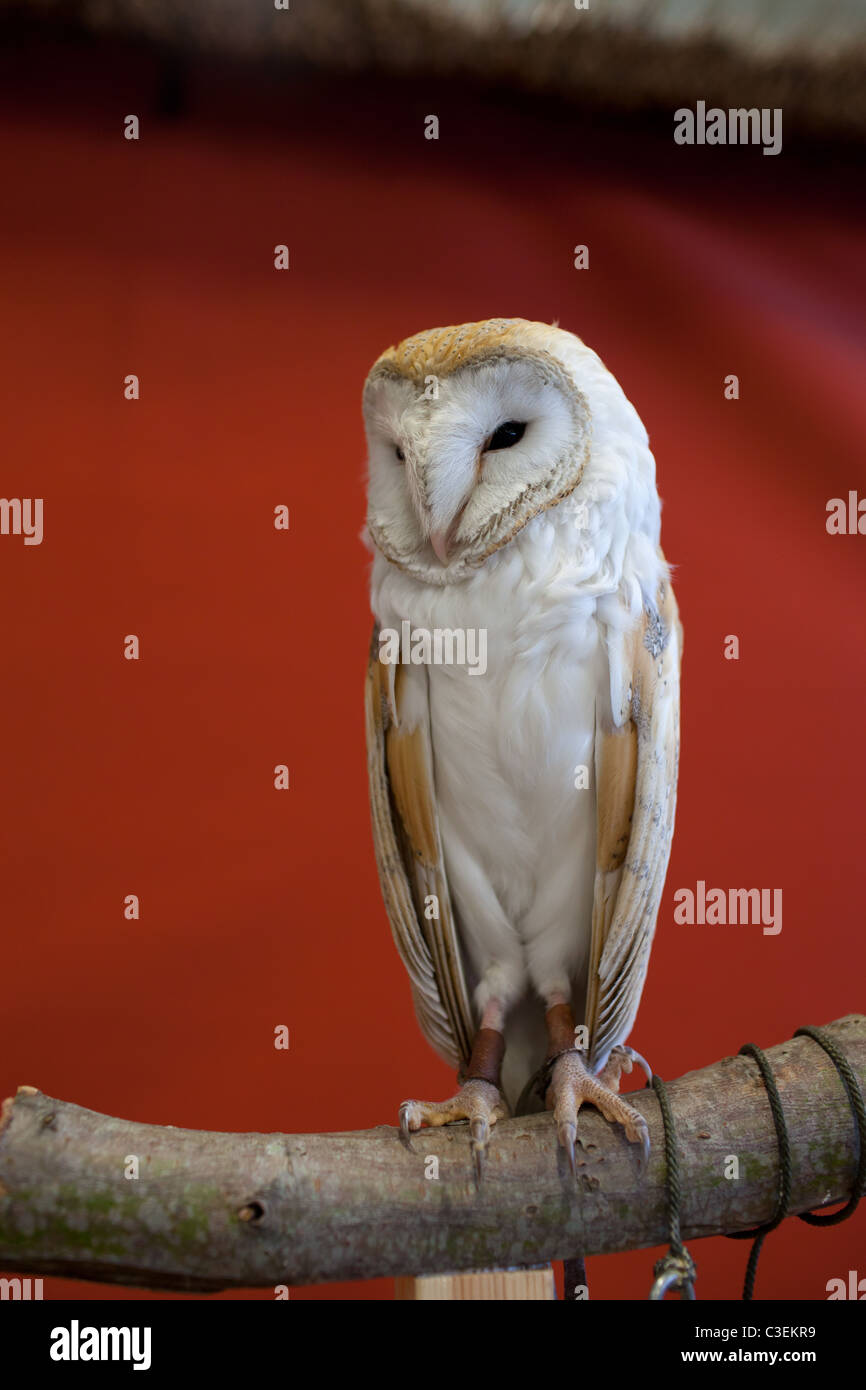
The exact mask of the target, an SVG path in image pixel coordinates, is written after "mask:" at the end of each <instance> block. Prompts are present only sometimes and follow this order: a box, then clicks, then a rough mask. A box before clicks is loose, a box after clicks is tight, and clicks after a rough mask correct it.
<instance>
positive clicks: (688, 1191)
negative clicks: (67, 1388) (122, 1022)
mask: <svg viewBox="0 0 866 1390" xmlns="http://www.w3.org/2000/svg"><path fill="white" fill-rule="evenodd" d="M828 1031H829V1032H830V1033H831V1035H832V1036H833V1037H834V1038H835V1039H836V1041H837V1042H838V1044H839V1045H840V1046H841V1048H842V1049H843V1051H844V1052H845V1053H846V1055H847V1057H848V1059H849V1061H850V1063H851V1065H852V1067H853V1069H854V1071H855V1074H856V1075H857V1076H858V1078H859V1079H860V1083H861V1086H862V1087H863V1088H864V1089H866V1017H864V1016H862V1015H850V1016H849V1017H847V1018H844V1019H841V1020H839V1021H838V1022H837V1023H833V1024H829V1025H828ZM769 1057H770V1060H771V1063H772V1065H773V1068H774V1070H775V1073H776V1077H777V1079H778V1084H779V1090H780V1093H781V1096H782V1102H783V1105H784V1109H785V1115H786V1118H787V1122H788V1128H789V1132H790V1134H791V1140H792V1145H793V1150H794V1159H795V1161H794V1185H793V1192H792V1197H791V1211H792V1212H801V1211H808V1210H810V1209H813V1208H816V1207H819V1206H821V1205H822V1204H830V1203H833V1202H836V1201H839V1200H840V1199H842V1198H845V1197H846V1196H847V1195H848V1194H849V1193H850V1190H851V1186H852V1183H853V1179H854V1174H855V1169H856V1164H857V1142H858V1141H857V1132H856V1128H855V1124H854V1118H853V1116H852V1113H851V1109H850V1106H849V1104H848V1100H847V1097H846V1094H845V1091H844V1088H843V1086H842V1083H841V1081H840V1079H839V1076H838V1074H837V1072H836V1069H835V1067H834V1066H833V1064H832V1062H831V1061H830V1059H829V1057H827V1055H826V1053H825V1052H824V1051H823V1050H822V1049H821V1048H819V1047H818V1046H817V1045H816V1044H815V1043H814V1042H812V1041H811V1040H810V1039H808V1038H795V1039H793V1040H791V1041H789V1042H784V1043H782V1044H781V1045H779V1046H778V1047H774V1048H772V1049H770V1051H769ZM669 1093H670V1097H671V1102H672V1105H673V1110H674V1115H675V1118H676V1123H677V1132H678V1137H679V1143H680V1148H681V1154H682V1165H681V1166H682V1186H683V1208H682V1226H683V1234H684V1236H685V1238H686V1239H694V1238H695V1237H698V1236H708V1235H716V1234H718V1233H720V1232H730V1231H736V1230H743V1229H746V1228H748V1227H750V1226H753V1225H757V1224H759V1223H760V1222H762V1221H766V1220H767V1219H769V1218H770V1216H771V1215H772V1213H773V1209H774V1205H775V1202H776V1195H777V1191H778V1155H777V1147H776V1137H775V1131H774V1129H773V1123H772V1118H771V1114H770V1107H769V1104H768V1101H767V1095H766V1092H765V1090H764V1086H763V1083H762V1082H761V1080H760V1077H759V1075H758V1071H757V1068H756V1066H755V1063H754V1062H753V1061H752V1060H750V1059H749V1058H745V1057H726V1058H723V1060H722V1061H720V1062H717V1063H715V1064H714V1065H713V1066H710V1067H706V1068H704V1070H703V1071H696V1072H690V1073H689V1074H688V1075H686V1076H683V1077H681V1078H680V1079H679V1080H678V1081H674V1082H672V1083H670V1086H669ZM629 1099H630V1100H632V1101H633V1102H634V1104H635V1105H636V1106H637V1108H638V1109H639V1110H641V1111H642V1113H643V1114H644V1115H645V1116H646V1118H647V1121H648V1123H649V1129H650V1136H651V1139H652V1156H651V1158H650V1164H649V1170H648V1172H647V1174H646V1175H645V1177H644V1178H643V1179H641V1178H639V1176H638V1172H637V1149H636V1147H634V1146H632V1145H630V1144H628V1143H627V1142H626V1140H625V1137H624V1135H623V1133H622V1130H621V1129H620V1128H619V1127H618V1126H615V1127H614V1126H611V1125H608V1124H607V1123H606V1122H605V1121H604V1120H603V1119H602V1118H601V1116H600V1115H599V1114H598V1113H597V1112H596V1111H595V1110H592V1109H587V1110H584V1111H582V1112H581V1119H580V1141H579V1152H578V1163H579V1168H578V1175H579V1176H578V1181H577V1183H576V1184H575V1183H574V1181H573V1180H572V1179H571V1178H570V1175H569V1174H568V1168H567V1165H566V1162H565V1158H564V1155H563V1154H562V1153H561V1152H559V1151H558V1148H557V1143H556V1136H555V1133H554V1129H553V1125H552V1122H551V1118H550V1116H549V1115H533V1116H530V1117H528V1118H525V1119H514V1120H507V1121H503V1122H500V1124H498V1125H497V1126H496V1128H495V1130H494V1132H493V1136H492V1140H491V1144H490V1150H489V1158H488V1163H487V1173H486V1179H485V1182H484V1183H483V1185H482V1189H481V1191H480V1192H476V1191H475V1187H474V1184H473V1180H472V1169H471V1162H470V1154H469V1140H468V1134H467V1127H466V1125H465V1124H461V1125H458V1126H453V1127H449V1128H447V1129H438V1130H425V1131H423V1132H422V1133H421V1134H419V1135H416V1136H415V1137H414V1139H413V1147H414V1153H412V1154H410V1153H407V1151H406V1149H405V1148H403V1147H402V1146H401V1144H400V1143H399V1141H398V1138H397V1132H396V1130H395V1129H393V1128H390V1127H387V1126H380V1127H379V1128H377V1129H372V1130H366V1131H363V1132H360V1133H355V1134H218V1133H207V1132H201V1131H193V1130H184V1129H173V1128H161V1127H158V1126H155V1125H145V1124H136V1123H134V1122H132V1121H129V1120H117V1119H113V1118H111V1117H109V1116H106V1115H98V1114H96V1113H95V1112H93V1111H91V1110H84V1109H82V1108H81V1107H80V1106H77V1105H70V1104H68V1103H66V1102H64V1101H57V1100H52V1099H51V1098H50V1097H49V1096H46V1095H43V1094H42V1093H41V1092H40V1091H37V1090H34V1089H33V1088H32V1087H22V1088H21V1090H19V1092H18V1094H17V1095H16V1096H15V1097H14V1098H12V1099H11V1100H8V1101H6V1102H5V1103H4V1107H3V1117H2V1121H0V1269H3V1270H6V1271H9V1272H12V1271H17V1272H20V1273H30V1274H61V1275H67V1276H71V1277H75V1278H83V1279H99V1280H103V1281H107V1282H111V1283H118V1284H138V1285H143V1286H146V1287H151V1288H170V1289H179V1290H196V1291H202V1292H206V1291H210V1290H215V1289H219V1288H230V1287H233V1288H243V1287H253V1286H261V1287H266V1286H274V1285H277V1284H288V1285H292V1284H310V1283H317V1282H320V1281H325V1280H335V1279H366V1278H372V1277H374V1276H377V1275H389V1274H417V1273H426V1274H434V1273H439V1272H446V1271H458V1270H465V1269H479V1268H485V1267H488V1268H489V1267H500V1268H502V1267H504V1266H508V1265H515V1264H534V1263H541V1262H545V1261H548V1260H552V1259H558V1258H559V1259H561V1258H563V1257H570V1256H572V1255H575V1254H576V1253H579V1252H583V1253H584V1254H590V1255H591V1254H598V1253H603V1252H609V1251H614V1250H627V1249H634V1248H636V1247H640V1246H647V1245H658V1244H662V1243H665V1241H666V1223H665V1186H664V1144H663V1130H662V1122H661V1115H660V1113H659V1108H658V1102H657V1100H656V1098H655V1095H654V1094H653V1093H652V1092H649V1091H646V1092H637V1093H632V1095H631V1096H630V1097H629ZM729 1155H735V1156H736V1157H737V1158H738V1160H739V1177H738V1178H736V1179H732V1178H726V1177H725V1176H724V1172H725V1165H726V1161H727V1159H728V1156H729ZM132 1156H135V1157H136V1158H137V1159H138V1166H139V1176H138V1177H137V1178H130V1177H127V1176H125V1172H127V1171H129V1170H130V1158H131V1157H132ZM429 1156H432V1157H435V1158H437V1159H438V1172H439V1175H438V1178H434V1177H427V1176H425V1171H426V1172H431V1171H432V1169H433V1168H434V1165H432V1164H430V1163H429Z"/></svg>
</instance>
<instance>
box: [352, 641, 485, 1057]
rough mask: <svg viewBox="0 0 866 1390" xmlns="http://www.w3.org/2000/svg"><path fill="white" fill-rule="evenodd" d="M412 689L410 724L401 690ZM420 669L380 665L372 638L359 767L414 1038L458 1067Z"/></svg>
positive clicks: (459, 986) (462, 998)
mask: <svg viewBox="0 0 866 1390" xmlns="http://www.w3.org/2000/svg"><path fill="white" fill-rule="evenodd" d="M410 679H411V680H413V681H414V682H415V683H416V690H415V698H414V699H413V709H412V718H411V720H409V719H408V717H407V711H406V705H407V703H408V700H407V695H408V682H409V680H410ZM420 681H423V683H424V689H425V691H426V687H427V672H426V670H425V669H424V668H423V667H417V666H414V667H408V668H407V667H404V666H399V665H398V666H394V665H385V664H383V663H382V662H381V661H380V660H379V634H378V630H376V629H374V631H373V641H372V644H371V648H370V662H369V666H368V668H367V688H366V707H367V768H368V773H369V779H370V809H371V815H372V820H373V840H374V843H375V847H376V863H377V865H378V869H379V880H380V882H381V885H382V896H383V897H384V900H385V907H386V910H387V913H388V918H389V921H390V923H391V931H392V933H393V936H394V942H395V944H396V946H397V950H398V952H399V954H400V958H401V960H402V961H403V964H404V965H405V967H406V969H407V971H408V973H409V979H410V982H411V986H412V998H413V1001H414V1004H415V1013H416V1015H417V1018H418V1022H419V1024H420V1026H421V1031H422V1032H423V1034H424V1036H425V1037H426V1039H427V1041H428V1042H429V1043H430V1045H431V1046H432V1047H433V1048H435V1050H436V1051H437V1052H438V1053H439V1055H440V1056H441V1057H443V1058H444V1059H445V1061H447V1062H449V1063H450V1064H451V1065H452V1066H454V1067H457V1068H460V1067H462V1066H464V1065H465V1064H466V1063H467V1062H468V1060H469V1055H470V1052H471V1048H472V1038H473V1034H474V1031H475V1030H474V1025H473V1023H472V1011H471V1008H470V1004H469V997H468V994H467V990H466V983H465V980H464V977H463V966H462V962H461V957H460V948H459V945H458V941H457V934H456V929H455V924H454V915H453V912H452V908H451V899H450V896H449V893H448V882H447V879H446V877H445V865H444V860H443V855H442V841H441V837H440V834H439V823H438V817H437V812H436V792H435V785H434V780H433V751H432V747H431V743H430V721H429V706H428V704H427V699H426V695H425V697H424V700H423V709H421V710H419V709H418V707H417V706H418V700H417V689H418V685H417V683H418V682H420Z"/></svg>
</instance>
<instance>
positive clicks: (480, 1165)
mask: <svg viewBox="0 0 866 1390" xmlns="http://www.w3.org/2000/svg"><path fill="white" fill-rule="evenodd" d="M503 1022H504V1010H503V1007H502V1005H501V1004H500V1003H499V1001H498V1000H492V1001H491V1002H490V1003H489V1004H488V1005H487V1007H486V1009H485V1010H484V1015H483V1017H482V1019H481V1027H480V1028H479V1030H478V1032H477V1033H476V1035H475V1041H474V1043H473V1044H472V1056H471V1057H470V1059H469V1065H468V1066H467V1068H466V1076H465V1079H464V1081H463V1084H462V1085H461V1087H460V1090H459V1091H458V1092H457V1094H456V1095H455V1096H452V1097H451V1098H450V1100H443V1101H441V1102H440V1103H438V1104H437V1103H436V1102H435V1101H423V1100H404V1102H403V1104H402V1105H401V1106H400V1137H401V1139H402V1141H403V1143H404V1144H406V1146H407V1147H409V1135H410V1133H411V1132H412V1131H413V1130H418V1129H420V1128H421V1126H422V1125H433V1126H438V1125H450V1124H454V1123H455V1122H456V1121H458V1120H468V1121H469V1133H470V1136H471V1147H472V1162H473V1166H474V1169H475V1180H476V1182H480V1181H481V1177H482V1174H483V1171H484V1156H485V1153H486V1151H487V1143H488V1140H489V1138H490V1130H491V1127H492V1126H493V1125H495V1124H496V1121H497V1120H502V1119H505V1117H506V1116H507V1114H508V1107H507V1106H506V1104H505V1101H504V1099H503V1097H502V1094H501V1092H500V1090H499V1073H500V1069H501V1067H502V1057H503V1054H504V1052H505V1038H504V1036H503V1033H502V1026H503Z"/></svg>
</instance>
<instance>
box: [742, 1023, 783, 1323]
mask: <svg viewBox="0 0 866 1390" xmlns="http://www.w3.org/2000/svg"><path fill="white" fill-rule="evenodd" d="M737 1055H738V1056H740V1057H753V1058H754V1060H755V1061H756V1062H757V1064H758V1070H759V1071H760V1073H761V1077H762V1078H763V1082H764V1086H765V1088H766V1092H767V1098H768V1099H769V1102H770V1109H771V1111H772V1113H773V1124H774V1125H775V1127H776V1142H777V1143H778V1146H779V1195H778V1197H777V1198H776V1210H775V1212H774V1213H773V1217H772V1220H770V1221H766V1222H765V1223H764V1225H763V1226H756V1227H754V1229H753V1230H750V1231H731V1232H730V1233H729V1236H728V1239H729V1240H752V1241H753V1242H754V1243H753V1245H752V1248H751V1250H750V1251H749V1262H748V1264H747V1265H746V1277H745V1279H744V1281H743V1300H744V1301H745V1302H746V1303H750V1302H751V1300H752V1296H753V1295H754V1292H755V1276H756V1275H757V1272H758V1260H759V1259H760V1255H761V1250H762V1249H763V1246H764V1241H765V1240H766V1239H767V1236H768V1235H769V1234H770V1232H771V1231H775V1229H776V1227H777V1226H781V1224H782V1222H783V1221H784V1219H785V1217H786V1216H787V1214H788V1204H789V1202H790V1200H791V1185H792V1183H793V1178H794V1170H793V1164H792V1161H791V1140H790V1138H789V1137H788V1126H787V1125H786V1124H785V1113H784V1111H783V1109H782V1098H781V1096H780V1095H779V1088H778V1086H777V1085H776V1078H775V1077H774V1075H773V1069H772V1067H771V1066H770V1063H769V1062H768V1061H767V1058H766V1056H765V1055H764V1053H763V1052H762V1051H761V1049H760V1048H759V1047H758V1046H757V1044H756V1043H745V1044H744V1046H743V1047H741V1048H740V1051H739V1053H738V1054H737Z"/></svg>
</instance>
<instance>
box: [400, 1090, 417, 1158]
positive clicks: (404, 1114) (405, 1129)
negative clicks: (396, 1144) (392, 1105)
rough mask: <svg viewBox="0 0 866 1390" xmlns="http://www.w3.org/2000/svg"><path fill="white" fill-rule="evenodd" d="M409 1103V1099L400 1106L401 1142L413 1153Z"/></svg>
mask: <svg viewBox="0 0 866 1390" xmlns="http://www.w3.org/2000/svg"><path fill="white" fill-rule="evenodd" d="M409 1104H410V1103H409V1101H404V1103H403V1104H402V1105H401V1106H400V1143H401V1144H402V1145H403V1146H404V1147H405V1148H407V1149H408V1150H409V1152H410V1153H413V1152H414V1150H413V1148H412V1141H411V1139H410V1137H409V1136H410V1134H411V1131H410V1129H409Z"/></svg>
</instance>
